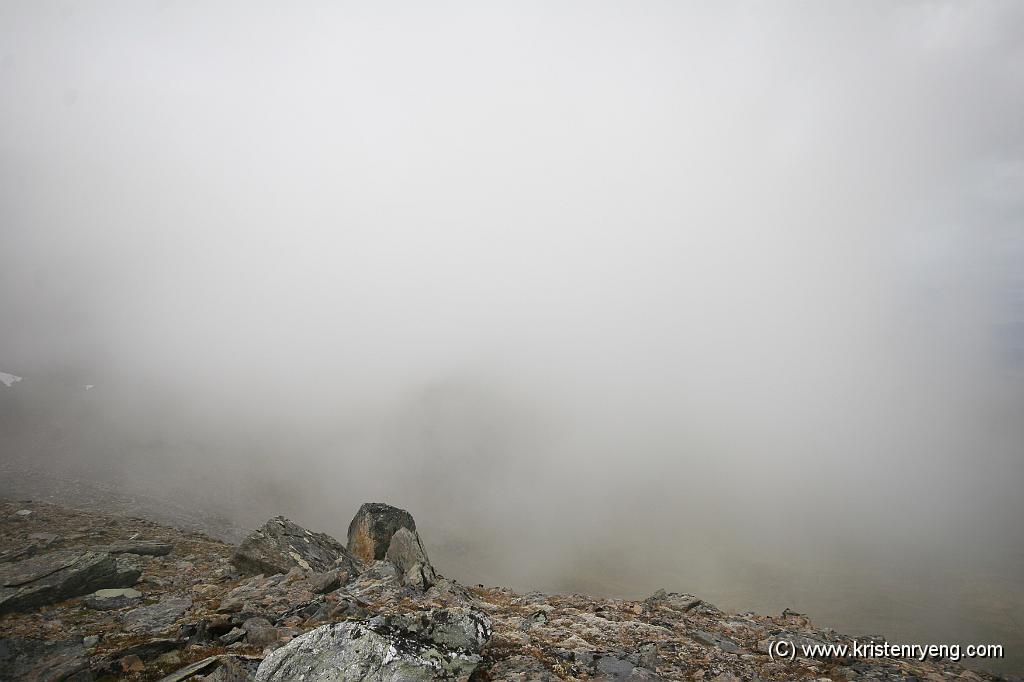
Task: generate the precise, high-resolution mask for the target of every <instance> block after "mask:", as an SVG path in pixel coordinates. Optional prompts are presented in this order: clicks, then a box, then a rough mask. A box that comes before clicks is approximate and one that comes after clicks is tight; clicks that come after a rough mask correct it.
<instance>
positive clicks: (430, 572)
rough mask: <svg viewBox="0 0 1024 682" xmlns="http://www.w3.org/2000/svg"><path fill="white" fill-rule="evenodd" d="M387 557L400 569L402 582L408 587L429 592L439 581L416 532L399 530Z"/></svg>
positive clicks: (405, 529) (394, 536)
mask: <svg viewBox="0 0 1024 682" xmlns="http://www.w3.org/2000/svg"><path fill="white" fill-rule="evenodd" d="M386 556H387V559H388V561H390V562H391V563H393V564H394V565H395V568H397V569H398V573H399V575H401V576H402V582H403V583H405V584H406V585H412V586H413V587H418V588H419V589H421V590H428V589H430V587H431V585H433V584H434V582H435V581H436V580H437V574H436V573H435V572H434V567H433V566H431V565H430V559H428V558H427V552H426V550H424V549H423V543H422V542H420V536H419V534H418V533H417V532H416V531H414V530H409V529H408V528H399V529H398V530H397V531H396V532H395V534H394V535H393V536H392V537H391V544H390V545H388V551H387V555H386Z"/></svg>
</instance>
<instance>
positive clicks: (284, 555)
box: [231, 516, 359, 576]
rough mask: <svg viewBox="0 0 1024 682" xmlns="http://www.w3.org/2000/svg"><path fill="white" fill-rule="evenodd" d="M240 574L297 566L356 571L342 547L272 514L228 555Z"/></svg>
mask: <svg viewBox="0 0 1024 682" xmlns="http://www.w3.org/2000/svg"><path fill="white" fill-rule="evenodd" d="M231 563H233V564H234V565H235V566H236V567H237V568H238V570H239V571H241V572H242V573H243V574H244V575H257V574H259V573H263V574H265V575H272V574H276V573H287V572H288V571H290V570H291V569H292V568H295V567H296V566H298V567H299V568H301V569H303V570H304V571H307V572H310V573H324V572H326V571H330V570H334V569H338V570H340V571H346V572H347V573H348V574H349V576H354V575H356V574H357V573H358V572H359V567H358V565H357V563H356V561H355V560H354V559H353V558H352V556H351V555H350V554H349V552H348V550H347V549H345V547H344V546H343V545H342V544H341V543H340V542H338V541H337V540H335V539H334V538H332V537H331V536H330V535H326V534H324V533H313V532H311V531H308V530H306V529H305V528H303V527H302V526H300V525H298V524H295V523H292V522H291V521H289V520H288V519H286V518H285V517H283V516H276V517H274V518H272V519H270V520H269V521H267V522H266V523H265V524H263V527H262V528H260V529H258V530H255V531H253V532H252V533H251V534H250V535H249V536H248V537H247V538H245V540H243V541H242V544H241V545H239V547H238V549H237V550H236V551H235V554H234V556H233V557H232V558H231Z"/></svg>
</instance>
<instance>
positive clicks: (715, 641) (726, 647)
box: [691, 630, 743, 654]
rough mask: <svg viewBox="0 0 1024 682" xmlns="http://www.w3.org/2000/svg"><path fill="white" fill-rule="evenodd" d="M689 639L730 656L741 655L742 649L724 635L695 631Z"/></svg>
mask: <svg viewBox="0 0 1024 682" xmlns="http://www.w3.org/2000/svg"><path fill="white" fill-rule="evenodd" d="M691 637H693V639H695V640H696V641H698V642H700V643H701V644H707V645H708V646H716V647H718V648H719V649H721V650H722V651H725V652H728V653H730V654H741V653H743V649H742V648H741V647H740V645H739V644H737V643H736V642H734V641H732V640H731V639H729V638H728V637H726V636H725V635H720V634H718V633H717V632H707V631H706V630H696V631H695V632H694V633H693V634H692V635H691Z"/></svg>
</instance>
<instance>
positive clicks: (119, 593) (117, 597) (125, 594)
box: [84, 587, 142, 611]
mask: <svg viewBox="0 0 1024 682" xmlns="http://www.w3.org/2000/svg"><path fill="white" fill-rule="evenodd" d="M140 601H142V593H141V592H139V591H138V590H133V589H132V588H130V587H122V588H119V589H107V590H96V591H95V592H93V593H92V594H90V595H89V596H88V597H86V598H85V600H84V603H85V605H86V606H88V607H89V608H90V609H96V610H97V611H113V610H114V609H123V608H124V607H126V606H132V605H133V604H138V603H139V602H140Z"/></svg>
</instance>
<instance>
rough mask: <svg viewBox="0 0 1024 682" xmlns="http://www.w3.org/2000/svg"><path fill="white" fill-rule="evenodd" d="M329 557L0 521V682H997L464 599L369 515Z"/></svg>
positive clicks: (534, 605)
mask: <svg viewBox="0 0 1024 682" xmlns="http://www.w3.org/2000/svg"><path fill="white" fill-rule="evenodd" d="M347 540H348V542H347V544H345V545H343V544H342V543H340V542H338V541H337V540H335V539H334V538H331V537H330V536H328V535H325V534H322V533H315V532H313V531H310V530H307V529H305V528H303V527H301V526H300V525H298V524H296V523H294V522H292V521H289V520H288V519H285V518H283V517H276V518H274V519H270V520H269V521H268V522H267V523H266V524H265V525H264V526H263V527H261V528H260V529H258V530H256V531H253V533H251V534H250V535H249V536H248V537H246V538H245V539H244V540H243V541H242V542H241V543H240V544H239V545H238V546H233V545H230V544H226V543H224V542H221V541H218V540H214V539H212V538H209V537H207V536H205V535H203V534H202V533H199V532H195V531H181V530H177V529H174V528H171V527H168V526H163V525H159V524H156V523H153V522H150V521H145V520H141V519H134V518H128V517H121V516H106V515H102V514H97V513H92V512H87V511H81V510H72V509H67V508H63V507H59V506H55V505H50V504H42V503H31V502H17V503H0V611H2V612H3V615H0V680H22V679H25V680H75V681H79V682H82V681H85V680H104V679H130V680H165V681H166V682H181V681H185V680H220V681H226V680H238V681H247V680H259V681H260V682H270V681H271V680H293V679H307V680H311V679H318V680H357V679H366V680H381V681H383V680H432V679H455V680H470V679H472V680H517V681H523V682H526V681H535V682H542V681H546V680H558V679H566V680H585V679H601V680H717V681H718V682H730V681H732V680H804V679H806V680H817V681H818V682H823V681H824V680H834V681H836V682H839V681H844V680H848V681H851V682H852V681H854V680H878V681H897V680H902V681H907V682H909V681H910V680H915V681H916V680H945V679H957V680H983V679H984V680H996V679H1004V678H999V677H996V676H994V675H991V674H988V673H978V672H974V671H969V670H966V669H964V668H962V667H961V666H960V665H958V664H956V663H952V662H948V661H944V660H926V661H917V660H906V659H888V658H882V659H854V658H846V659H822V660H819V659H808V658H802V657H795V658H794V659H793V660H775V659H773V657H772V656H770V655H769V653H768V647H769V645H770V643H771V642H772V641H774V640H776V639H778V638H785V639H788V640H792V641H795V642H798V643H800V642H804V643H806V642H821V643H840V642H848V641H849V638H848V637H844V636H841V635H839V634H837V633H835V632H833V631H831V630H829V629H824V628H817V627H815V626H814V625H813V624H812V623H811V622H810V621H809V620H808V618H807V617H805V616H803V615H801V614H797V613H793V612H791V611H785V612H783V613H782V614H781V615H778V616H763V615H757V614H753V613H739V614H736V613H724V612H722V611H720V610H719V609H717V608H716V607H715V606H713V605H712V604H709V603H707V602H705V601H703V600H701V599H700V598H698V597H696V596H693V595H689V594H683V593H677V592H666V591H664V590H661V591H659V592H658V593H656V594H654V595H652V596H650V597H649V598H647V599H645V600H639V601H629V600H618V599H605V598H598V597H592V596H587V595H580V594H561V595H557V594H541V593H528V594H519V593H516V592H514V591H512V590H509V589H505V588H500V587H484V586H482V585H477V586H475V587H466V586H463V585H461V584H459V583H458V582H456V581H454V580H451V579H449V578H446V577H445V576H444V575H442V574H440V573H438V572H437V571H436V569H435V568H434V567H433V566H432V565H431V563H430V560H429V558H428V556H427V552H426V550H425V548H424V543H423V542H422V540H421V538H420V537H419V534H418V532H417V531H416V527H415V522H414V521H413V519H412V516H411V515H410V514H409V513H408V512H406V511H404V510H401V509H397V508H395V507H390V506H388V505H385V504H381V503H370V504H366V505H363V506H362V507H361V508H360V509H359V512H358V513H357V514H356V517H355V518H354V519H353V521H352V523H351V524H350V527H349V534H348V538H347ZM860 639H861V641H863V638H860ZM1006 679H1012V678H1006Z"/></svg>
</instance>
